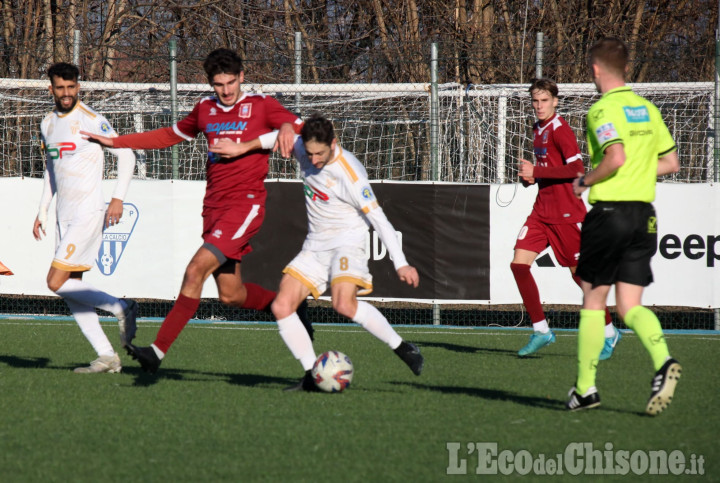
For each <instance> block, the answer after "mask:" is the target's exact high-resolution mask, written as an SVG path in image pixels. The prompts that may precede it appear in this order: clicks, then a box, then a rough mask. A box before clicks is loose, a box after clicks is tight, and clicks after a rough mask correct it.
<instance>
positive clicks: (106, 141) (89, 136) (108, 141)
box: [80, 131, 115, 148]
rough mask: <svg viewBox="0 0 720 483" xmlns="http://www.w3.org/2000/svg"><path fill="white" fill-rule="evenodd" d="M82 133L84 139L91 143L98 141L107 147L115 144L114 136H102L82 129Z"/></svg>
mask: <svg viewBox="0 0 720 483" xmlns="http://www.w3.org/2000/svg"><path fill="white" fill-rule="evenodd" d="M80 135H81V136H82V138H83V139H85V140H87V141H90V142H91V143H97V144H99V145H101V146H105V147H106V148H112V147H114V146H115V142H114V141H113V138H111V137H107V136H100V135H99V134H93V133H91V132H87V131H80Z"/></svg>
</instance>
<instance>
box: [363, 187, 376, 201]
mask: <svg viewBox="0 0 720 483" xmlns="http://www.w3.org/2000/svg"><path fill="white" fill-rule="evenodd" d="M362 197H363V198H365V199H366V200H371V199H373V198H374V197H375V195H374V194H373V191H372V190H371V189H370V187H369V186H366V187H364V188H363V190H362Z"/></svg>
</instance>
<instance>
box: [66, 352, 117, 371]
mask: <svg viewBox="0 0 720 483" xmlns="http://www.w3.org/2000/svg"><path fill="white" fill-rule="evenodd" d="M121 371H122V363H121V362H120V357H119V356H118V355H117V354H113V355H111V356H100V357H98V358H97V359H95V360H94V361H92V362H91V363H90V366H88V367H78V368H76V369H75V370H74V371H73V372H75V373H76V374H100V373H102V372H108V373H110V374H117V373H119V372H121Z"/></svg>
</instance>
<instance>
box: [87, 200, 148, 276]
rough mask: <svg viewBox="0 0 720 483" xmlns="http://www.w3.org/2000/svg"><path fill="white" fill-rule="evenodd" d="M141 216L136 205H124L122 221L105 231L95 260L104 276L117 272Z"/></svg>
mask: <svg viewBox="0 0 720 483" xmlns="http://www.w3.org/2000/svg"><path fill="white" fill-rule="evenodd" d="M108 204H109V203H108ZM139 216H140V214H139V212H138V209H137V207H136V206H135V205H133V204H132V203H123V214H122V217H121V218H120V221H119V222H118V223H117V224H115V225H112V226H109V227H107V228H105V230H103V236H102V244H101V245H100V250H99V251H98V256H97V259H96V260H95V264H96V265H97V267H98V269H100V273H102V274H103V275H106V276H110V275H112V274H113V272H115V269H116V268H117V266H118V264H119V263H120V259H121V258H122V255H123V253H125V249H126V248H127V244H128V242H129V241H130V236H131V235H132V233H133V230H134V229H135V225H136V224H137V221H138V218H139Z"/></svg>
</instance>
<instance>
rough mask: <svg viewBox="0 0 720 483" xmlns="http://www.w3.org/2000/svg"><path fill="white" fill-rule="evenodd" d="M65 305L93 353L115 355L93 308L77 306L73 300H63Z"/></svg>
mask: <svg viewBox="0 0 720 483" xmlns="http://www.w3.org/2000/svg"><path fill="white" fill-rule="evenodd" d="M65 303H66V304H67V306H68V308H69V309H70V312H71V313H72V315H73V317H75V321H76V322H77V324H78V325H79V326H80V330H81V331H82V333H83V335H84V336H85V338H86V339H87V340H88V342H90V345H91V346H92V347H93V349H95V352H97V355H98V356H111V355H113V354H115V351H114V350H113V347H112V344H111V343H110V341H109V340H108V338H107V336H106V335H105V332H103V330H102V327H101V326H100V319H98V315H97V312H95V308H94V307H90V306H87V305H82V304H79V303H77V302H75V301H74V300H68V299H65Z"/></svg>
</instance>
